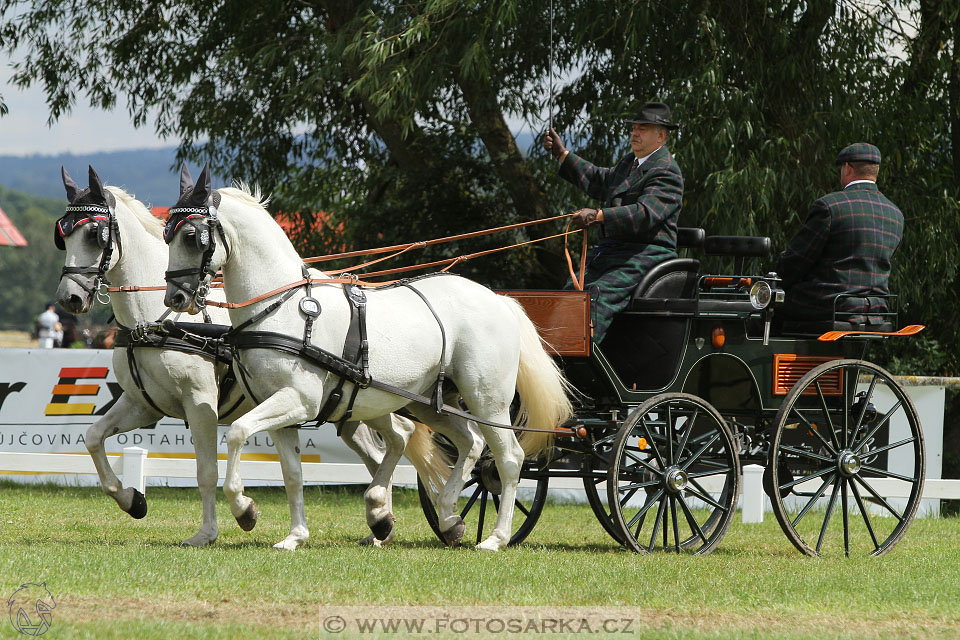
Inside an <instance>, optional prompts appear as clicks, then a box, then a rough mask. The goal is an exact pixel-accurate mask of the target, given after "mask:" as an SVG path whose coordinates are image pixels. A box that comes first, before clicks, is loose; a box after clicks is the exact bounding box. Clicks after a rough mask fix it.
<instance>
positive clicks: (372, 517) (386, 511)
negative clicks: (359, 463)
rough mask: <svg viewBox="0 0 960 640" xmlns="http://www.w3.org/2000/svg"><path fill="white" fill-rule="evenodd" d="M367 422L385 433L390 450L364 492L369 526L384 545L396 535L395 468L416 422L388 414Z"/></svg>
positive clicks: (376, 543)
mask: <svg viewBox="0 0 960 640" xmlns="http://www.w3.org/2000/svg"><path fill="white" fill-rule="evenodd" d="M366 423H367V424H368V425H369V426H370V427H372V428H374V429H376V430H377V433H379V434H380V435H381V436H382V437H383V442H384V444H385V445H386V453H385V454H384V456H383V460H382V461H381V463H380V465H379V466H378V467H377V471H376V473H374V474H373V479H372V480H371V482H370V486H369V487H367V490H366V491H365V492H364V494H363V501H364V503H365V504H366V508H367V526H369V527H370V530H371V531H372V532H373V536H374V540H373V545H374V546H376V547H379V546H382V545H383V544H384V543H385V542H389V541H390V540H392V539H393V523H394V520H395V518H394V516H393V512H392V511H391V502H392V501H391V495H390V494H391V489H392V487H393V472H394V470H395V469H396V468H397V463H398V462H400V458H402V457H403V450H404V449H405V448H406V446H407V441H408V440H409V439H410V436H411V435H412V434H413V429H414V425H413V423H412V422H410V421H409V420H407V419H405V418H401V417H400V416H395V415H393V414H388V415H386V416H381V417H379V418H375V419H373V420H367V421H366Z"/></svg>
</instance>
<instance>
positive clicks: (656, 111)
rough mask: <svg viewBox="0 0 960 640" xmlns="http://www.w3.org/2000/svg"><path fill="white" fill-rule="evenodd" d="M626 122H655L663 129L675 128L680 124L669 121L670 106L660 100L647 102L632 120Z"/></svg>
mask: <svg viewBox="0 0 960 640" xmlns="http://www.w3.org/2000/svg"><path fill="white" fill-rule="evenodd" d="M627 123H628V124H657V125H660V126H661V127H663V128H665V129H677V128H679V126H680V125H678V124H674V123H672V122H670V107H668V106H667V105H665V104H663V103H662V102H647V103H646V104H644V105H643V107H641V109H640V112H639V113H637V115H636V116H635V117H634V118H633V120H627Z"/></svg>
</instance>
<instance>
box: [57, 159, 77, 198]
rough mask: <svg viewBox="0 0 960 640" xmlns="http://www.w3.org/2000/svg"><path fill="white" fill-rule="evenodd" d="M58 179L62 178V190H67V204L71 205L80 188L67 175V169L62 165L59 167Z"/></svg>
mask: <svg viewBox="0 0 960 640" xmlns="http://www.w3.org/2000/svg"><path fill="white" fill-rule="evenodd" d="M60 177H61V178H63V188H64V189H66V190H67V202H69V203H71V204H72V203H73V201H74V200H76V199H77V194H78V193H80V186H79V185H77V183H76V182H74V180H73V178H71V177H70V174H69V173H67V168H66V167H65V166H63V165H60Z"/></svg>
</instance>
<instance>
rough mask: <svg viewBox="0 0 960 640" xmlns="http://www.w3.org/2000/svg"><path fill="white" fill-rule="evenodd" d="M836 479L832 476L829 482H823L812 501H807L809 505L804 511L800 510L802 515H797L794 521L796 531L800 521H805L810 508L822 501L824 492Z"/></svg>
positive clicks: (806, 505)
mask: <svg viewBox="0 0 960 640" xmlns="http://www.w3.org/2000/svg"><path fill="white" fill-rule="evenodd" d="M835 478H836V474H834V475H832V476H830V478H828V479H827V480H825V481H824V482H823V484H821V485H820V488H819V489H817V492H816V493H814V494H813V497H812V498H810V500H808V501H807V504H805V505H803V509H801V510H800V513H798V514H797V517H796V519H794V521H793V528H794V529H796V528H797V524H799V523H800V520H802V519H803V516H805V515H807V512H808V511H810V507H812V506H813V505H814V504H816V502H817V500H819V499H820V497H821V496H822V495H823V494H824V492H825V491H826V490H827V487H829V486H830V484H831V483H833V481H834V479H835Z"/></svg>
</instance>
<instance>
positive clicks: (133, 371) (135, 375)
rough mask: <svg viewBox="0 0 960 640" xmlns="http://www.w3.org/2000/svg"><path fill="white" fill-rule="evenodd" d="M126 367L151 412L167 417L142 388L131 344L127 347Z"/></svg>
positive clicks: (144, 388)
mask: <svg viewBox="0 0 960 640" xmlns="http://www.w3.org/2000/svg"><path fill="white" fill-rule="evenodd" d="M127 366H128V367H129V368H130V376H131V377H132V378H133V383H134V384H135V385H137V389H140V393H141V394H143V399H144V400H146V401H147V404H149V405H150V406H151V407H153V410H154V411H156V412H157V413H159V414H160V415H167V412H166V411H164V410H163V409H161V408H160V407H158V406H157V403H156V402H154V401H153V398H151V397H150V394H149V393H147V389H146V387H144V386H143V380H142V379H141V378H140V369H139V367H138V366H137V357H136V356H135V355H134V348H133V345H132V344H128V345H127Z"/></svg>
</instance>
